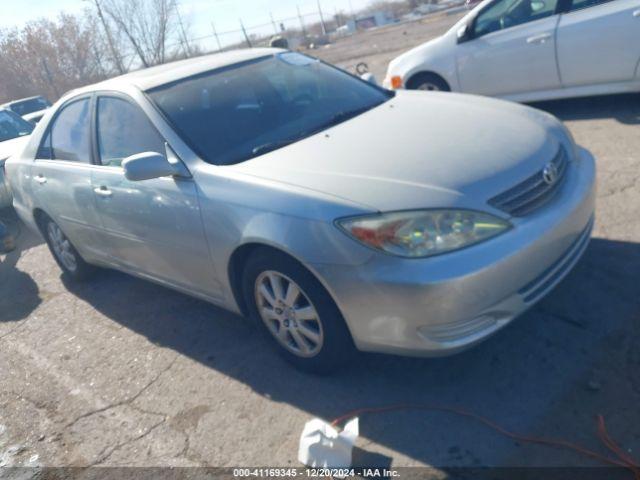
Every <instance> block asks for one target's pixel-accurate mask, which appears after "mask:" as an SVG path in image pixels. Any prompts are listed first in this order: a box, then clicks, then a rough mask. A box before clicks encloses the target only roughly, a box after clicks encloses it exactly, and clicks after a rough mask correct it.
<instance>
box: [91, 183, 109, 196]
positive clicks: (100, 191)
mask: <svg viewBox="0 0 640 480" xmlns="http://www.w3.org/2000/svg"><path fill="white" fill-rule="evenodd" d="M93 191H94V192H96V194H97V195H100V196H101V197H110V196H111V195H113V192H112V191H111V190H109V189H108V188H107V187H105V186H104V185H103V186H101V187H98V188H94V189H93Z"/></svg>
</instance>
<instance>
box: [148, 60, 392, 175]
mask: <svg viewBox="0 0 640 480" xmlns="http://www.w3.org/2000/svg"><path fill="white" fill-rule="evenodd" d="M147 93H148V95H149V96H150V97H151V99H152V101H153V102H155V104H156V105H157V106H158V108H160V110H162V112H163V113H164V114H165V116H166V117H167V118H168V120H169V121H170V123H172V125H173V127H174V129H175V130H176V131H177V132H178V134H180V135H181V136H182V138H183V139H184V140H185V141H186V142H187V143H188V144H189V145H190V146H191V148H192V149H193V150H194V151H195V152H196V153H198V155H200V156H201V157H202V159H203V160H205V161H207V162H209V163H213V164H217V165H229V164H234V163H239V162H242V161H244V160H247V159H249V158H253V157H256V156H258V155H262V154H264V153H267V152H269V151H272V150H276V149H278V148H281V147H284V146H286V145H287V144H289V143H293V142H295V141H297V140H300V139H302V138H304V137H307V136H309V135H312V134H314V133H318V132H319V131H321V130H324V129H326V128H328V127H330V126H332V125H335V124H337V123H340V122H343V121H346V120H348V119H349V118H352V117H354V116H356V115H358V114H360V113H363V112H364V111H366V110H369V109H371V108H374V107H376V106H378V105H380V104H382V103H384V102H385V101H387V100H388V99H389V98H390V97H391V96H392V95H393V94H392V93H391V92H388V91H386V90H383V89H381V88H379V87H376V86H374V85H371V84H369V83H366V82H364V81H362V80H360V79H358V78H355V77H353V76H351V75H349V74H348V73H346V72H344V71H342V70H339V69H337V68H334V67H331V66H329V65H326V64H324V63H322V62H320V61H317V60H315V59H312V58H310V57H307V56H304V55H301V54H298V53H293V52H287V53H282V54H278V55H275V56H273V55H272V56H268V57H263V58H260V59H257V60H252V61H249V62H245V63H241V64H237V65H233V66H231V67H227V68H223V69H219V70H214V71H211V72H207V73H205V74H201V75H198V76H195V77H190V78H185V79H183V80H180V81H178V82H174V83H172V84H168V85H163V86H161V87H158V88H155V89H152V90H150V91H148V92H147Z"/></svg>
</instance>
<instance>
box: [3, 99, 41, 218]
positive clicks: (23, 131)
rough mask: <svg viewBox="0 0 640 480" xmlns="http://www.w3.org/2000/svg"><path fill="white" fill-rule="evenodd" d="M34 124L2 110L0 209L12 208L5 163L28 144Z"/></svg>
mask: <svg viewBox="0 0 640 480" xmlns="http://www.w3.org/2000/svg"><path fill="white" fill-rule="evenodd" d="M32 131H33V124H31V123H29V122H27V121H26V120H24V119H23V118H22V117H20V116H19V115H16V114H15V113H13V112H12V111H10V110H0V209H2V208H6V207H9V206H11V191H10V189H9V184H8V182H7V180H6V175H5V162H6V160H7V158H9V157H10V156H11V155H13V154H14V153H17V152H19V151H20V150H21V149H22V148H24V146H25V145H26V143H27V140H28V136H29V135H30V134H31V132H32Z"/></svg>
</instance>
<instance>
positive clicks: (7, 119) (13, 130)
mask: <svg viewBox="0 0 640 480" xmlns="http://www.w3.org/2000/svg"><path fill="white" fill-rule="evenodd" d="M32 131H33V124H31V123H29V122H27V121H26V120H24V119H23V118H22V117H20V116H19V115H16V114H15V113H13V112H10V111H8V110H0V142H5V141H7V140H11V139H13V138H18V137H24V136H25V135H29V134H30V133H31V132H32Z"/></svg>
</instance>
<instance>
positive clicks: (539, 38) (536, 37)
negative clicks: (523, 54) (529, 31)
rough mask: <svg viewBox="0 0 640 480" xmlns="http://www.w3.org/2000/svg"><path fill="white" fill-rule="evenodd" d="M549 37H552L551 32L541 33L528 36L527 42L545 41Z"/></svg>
mask: <svg viewBox="0 0 640 480" xmlns="http://www.w3.org/2000/svg"><path fill="white" fill-rule="evenodd" d="M549 39H551V34H550V33H541V34H540V35H534V36H532V37H529V38H527V43H544V42H546V41H547V40H549Z"/></svg>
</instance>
